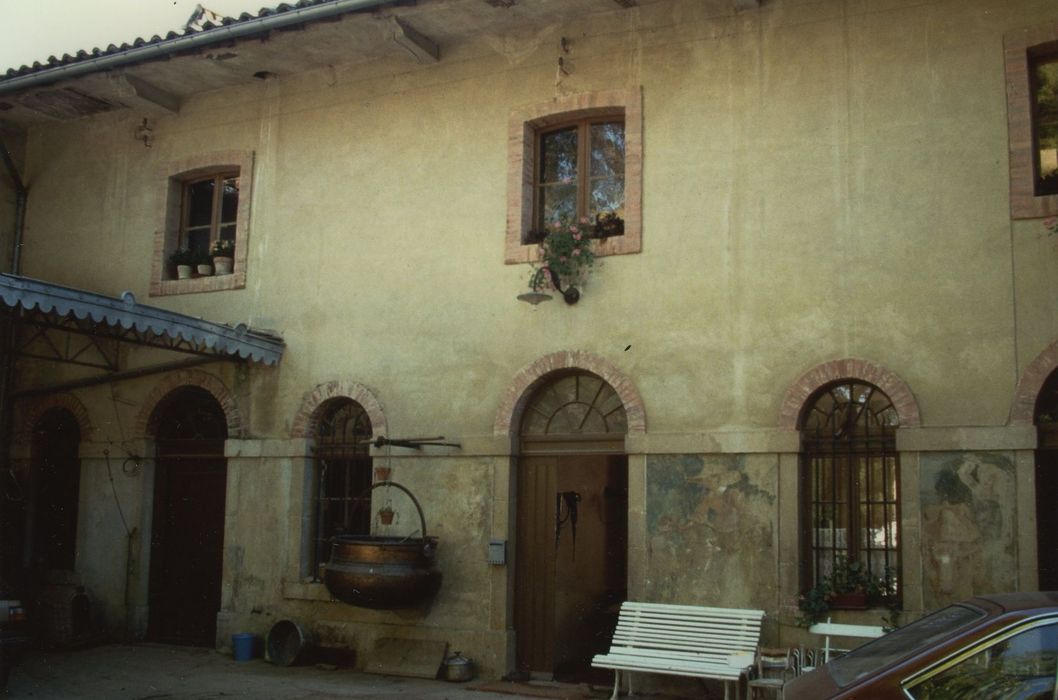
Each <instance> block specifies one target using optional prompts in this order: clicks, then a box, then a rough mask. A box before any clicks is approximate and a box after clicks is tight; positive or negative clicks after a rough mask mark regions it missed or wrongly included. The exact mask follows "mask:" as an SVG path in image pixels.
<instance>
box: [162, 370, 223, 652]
mask: <svg viewBox="0 0 1058 700" xmlns="http://www.w3.org/2000/svg"><path fill="white" fill-rule="evenodd" d="M203 394H205V392H201V393H199V392H193V391H191V390H188V391H186V392H185V394H184V395H183V396H181V397H178V398H177V399H176V400H174V402H173V405H172V406H170V407H169V409H168V411H167V414H166V422H164V423H163V425H164V426H165V427H164V428H163V430H162V431H161V433H160V437H159V439H158V442H157V445H156V462H155V464H156V466H155V469H156V471H155V489H154V521H153V532H152V537H151V583H150V622H149V626H148V635H149V637H150V638H151V639H153V640H155V641H160V642H168V643H174V644H192V645H201V646H213V645H214V644H215V643H216V633H217V626H216V625H217V612H218V611H219V610H220V591H221V574H222V571H223V553H224V504H225V496H226V490H227V461H226V460H225V458H224V437H223V436H224V435H225V433H226V425H225V423H224V416H223V413H221V411H220V407H219V406H216V402H215V401H214V400H213V398H212V397H211V396H209V395H208V394H205V395H204V396H203Z"/></svg>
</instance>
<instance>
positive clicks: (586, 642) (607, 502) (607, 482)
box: [515, 455, 628, 681]
mask: <svg viewBox="0 0 1058 700" xmlns="http://www.w3.org/2000/svg"><path fill="white" fill-rule="evenodd" d="M627 463H628V462H627V458H626V457H625V456H623V455H575V456H530V457H524V458H522V459H521V460H520V462H519V470H518V508H517V518H518V519H517V528H518V529H517V532H518V537H517V544H516V550H515V556H516V567H517V575H516V584H515V586H516V593H515V600H516V602H515V628H516V642H517V645H518V646H517V661H518V670H519V671H522V672H529V673H532V674H536V675H539V676H543V677H548V676H553V677H555V678H558V679H560V680H572V681H579V680H585V679H587V678H588V677H589V676H590V674H591V657H592V656H593V655H594V654H597V653H600V652H603V651H605V650H606V648H607V647H608V645H609V640H610V636H611V634H612V631H613V626H614V624H615V623H616V619H617V618H616V614H617V609H618V607H619V606H620V603H621V601H623V600H624V598H625V597H626V592H627V586H626V578H627V523H628V520H627V517H628V516H627V513H628V499H627V490H628V488H627V487H628V468H627Z"/></svg>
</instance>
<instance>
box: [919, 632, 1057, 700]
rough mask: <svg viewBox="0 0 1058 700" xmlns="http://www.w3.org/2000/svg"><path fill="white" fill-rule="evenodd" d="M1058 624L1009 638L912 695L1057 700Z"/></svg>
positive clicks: (927, 699)
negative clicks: (1055, 698) (1055, 699)
mask: <svg viewBox="0 0 1058 700" xmlns="http://www.w3.org/2000/svg"><path fill="white" fill-rule="evenodd" d="M1056 672H1058V624H1054V623H1051V624H1047V625H1044V626H1038V627H1033V628H1031V629H1027V630H1025V631H1022V632H1017V633H1015V634H1013V635H1004V636H1002V637H1000V638H999V639H997V640H996V641H994V642H992V643H991V644H989V645H988V646H987V647H985V648H984V649H982V650H981V651H979V652H977V653H975V654H973V655H972V656H969V657H967V658H965V659H963V660H962V661H959V662H958V663H956V664H955V665H954V666H950V667H948V668H946V669H945V670H943V671H941V672H940V673H937V674H935V675H933V676H931V677H929V678H927V679H926V680H925V681H923V682H921V683H919V684H918V685H916V686H914V687H913V688H910V689H909V690H908V693H909V694H910V695H911V697H913V698H915V699H916V700H939V699H941V698H943V700H962V699H963V698H967V699H968V698H994V699H995V700H1054V697H1055V674H1056Z"/></svg>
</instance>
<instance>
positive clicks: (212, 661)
mask: <svg viewBox="0 0 1058 700" xmlns="http://www.w3.org/2000/svg"><path fill="white" fill-rule="evenodd" d="M482 685H486V684H485V683H482V682H477V681H471V682H470V683H462V684H459V683H446V682H444V681H430V680H421V679H414V678H397V677H392V676H377V675H372V674H366V673H357V672H355V671H351V670H348V669H343V668H337V669H327V668H320V667H316V666H296V667H289V668H284V667H278V666H273V665H271V664H269V663H267V662H265V661H263V660H261V659H255V660H253V661H247V662H235V661H233V660H232V658H231V657H230V656H228V655H225V654H221V653H219V652H216V651H213V650H208V649H196V648H191V647H175V646H166V645H159V644H108V645H101V646H96V647H89V648H84V649H76V650H70V651H27V652H26V653H25V654H24V655H23V657H22V659H21V660H20V661H19V662H18V664H17V665H15V667H14V668H13V669H12V671H11V676H10V678H9V680H8V683H7V689H6V697H9V698H46V699H48V700H51V699H55V700H60V699H63V698H105V699H106V700H169V699H173V698H181V699H184V698H186V699H192V700H214V699H219V698H225V699H226V698H255V699H256V698H262V699H270V698H291V699H294V700H332V699H337V698H358V699H360V700H368V699H377V700H388V699H392V698H397V697H401V698H423V699H424V700H517V699H518V698H530V697H552V698H556V697H557V698H588V697H596V698H598V697H606V696H607V693H604V692H602V690H601V689H598V690H596V691H595V692H590V691H589V690H588V689H587V688H586V687H577V686H573V687H556V686H551V687H550V688H549V687H547V686H537V687H533V688H530V687H527V686H522V687H521V690H522V691H524V692H525V693H527V694H521V692H519V693H518V694H508V693H496V692H486V691H483V690H475V689H474V688H475V686H479V687H480V686H482ZM488 685H490V686H492V687H495V686H494V684H488Z"/></svg>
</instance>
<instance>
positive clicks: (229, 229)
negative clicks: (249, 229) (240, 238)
mask: <svg viewBox="0 0 1058 700" xmlns="http://www.w3.org/2000/svg"><path fill="white" fill-rule="evenodd" d="M219 238H220V239H221V240H224V241H234V240H235V224H228V225H226V226H221V227H220V236H219Z"/></svg>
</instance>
